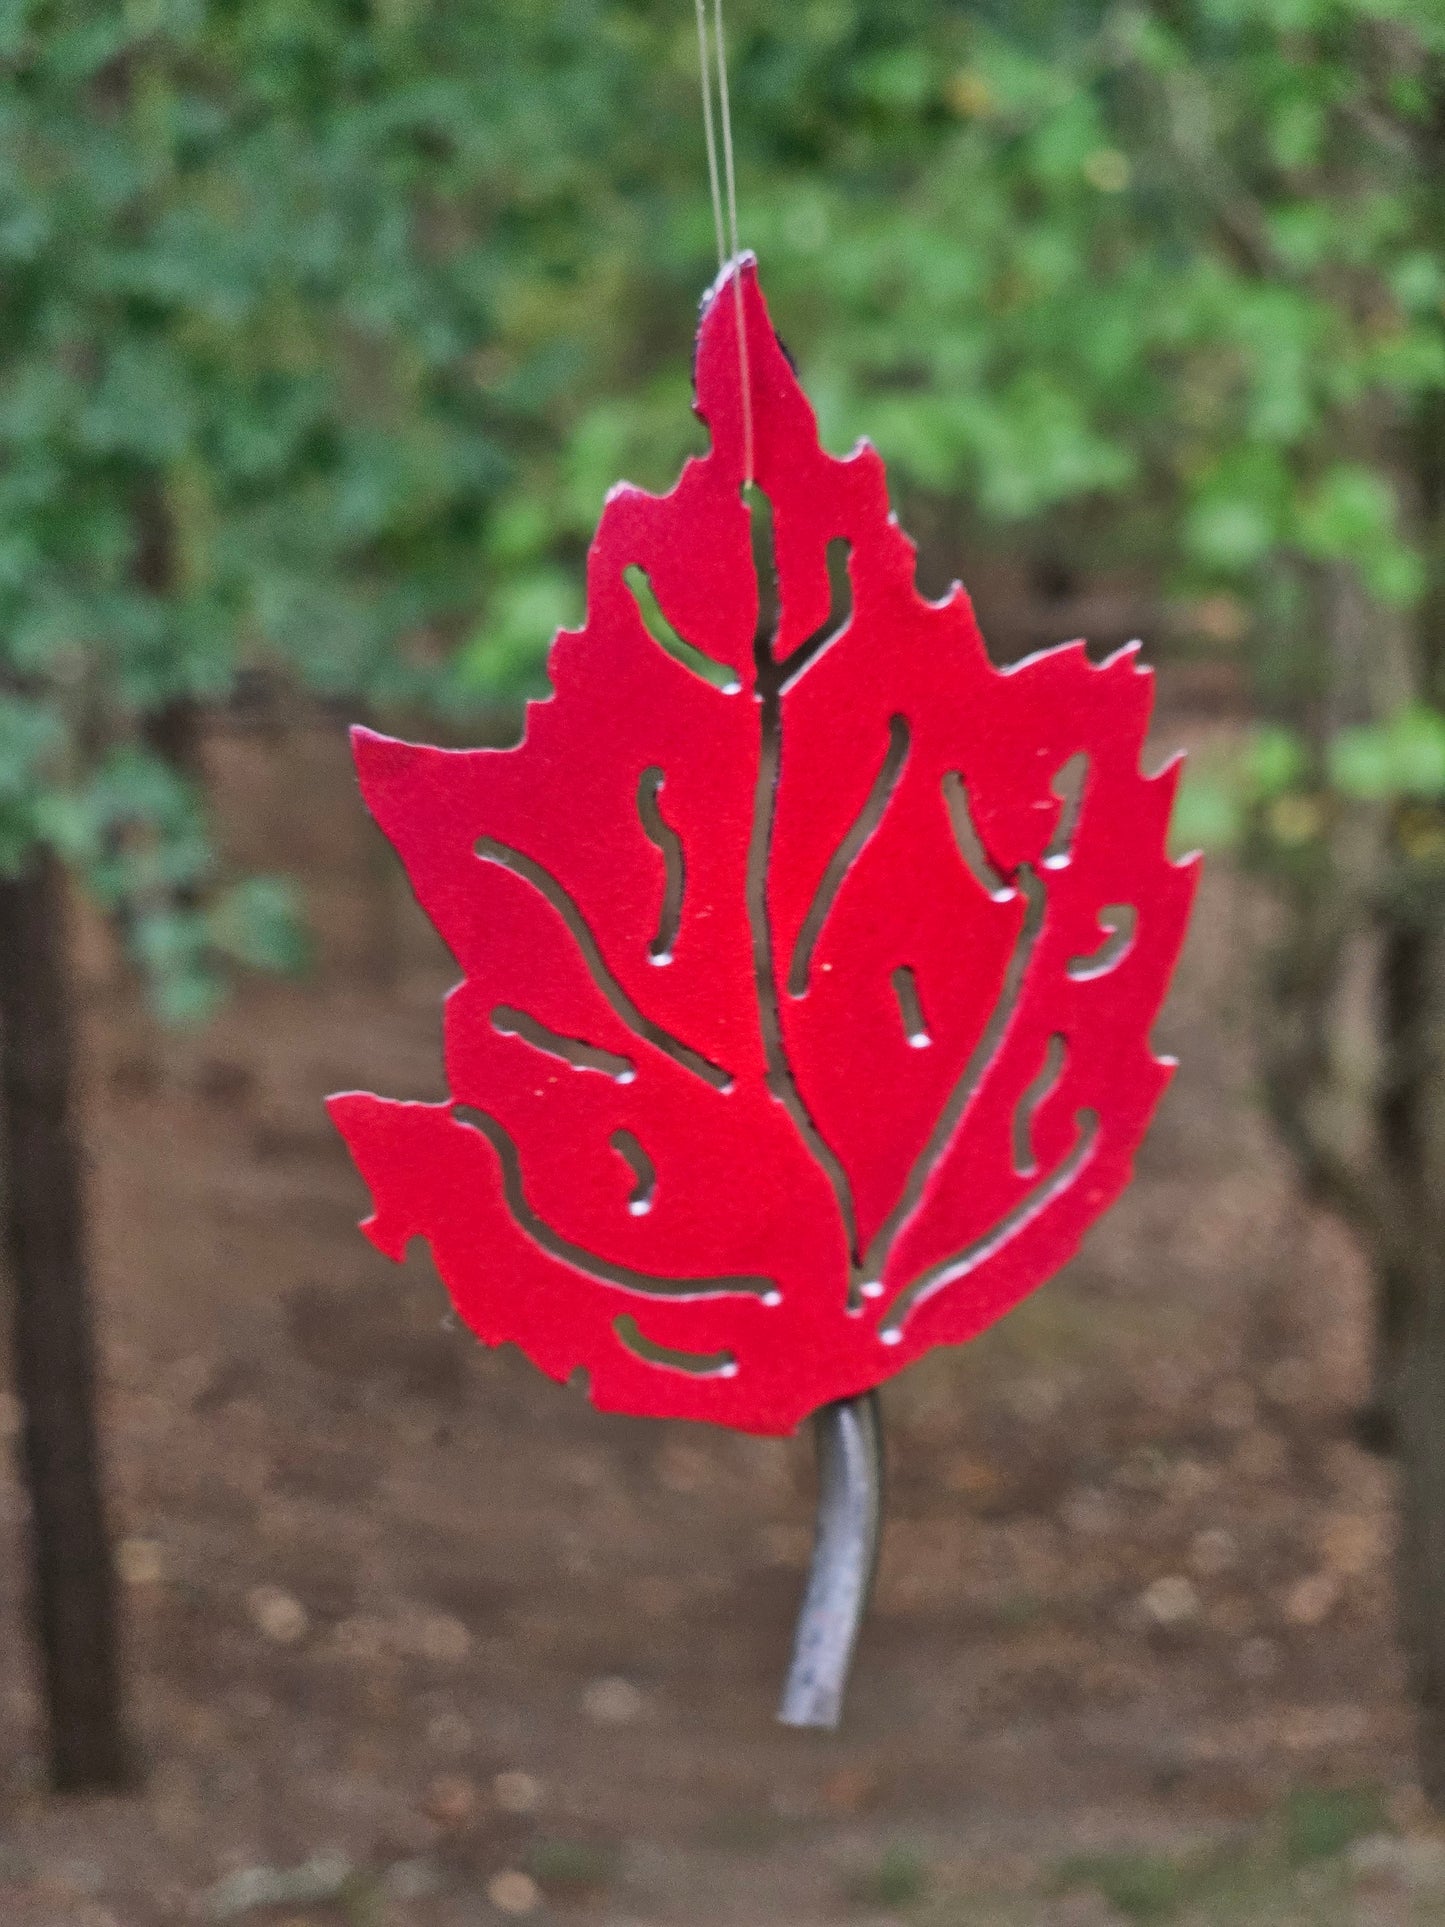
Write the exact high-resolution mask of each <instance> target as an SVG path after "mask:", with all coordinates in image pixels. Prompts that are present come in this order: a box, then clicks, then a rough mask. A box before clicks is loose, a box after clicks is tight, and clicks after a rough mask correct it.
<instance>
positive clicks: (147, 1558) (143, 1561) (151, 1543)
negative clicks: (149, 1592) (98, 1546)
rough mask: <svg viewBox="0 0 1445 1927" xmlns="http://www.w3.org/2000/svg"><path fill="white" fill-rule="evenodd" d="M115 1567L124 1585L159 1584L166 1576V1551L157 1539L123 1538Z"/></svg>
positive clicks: (116, 1551)
mask: <svg viewBox="0 0 1445 1927" xmlns="http://www.w3.org/2000/svg"><path fill="white" fill-rule="evenodd" d="M115 1569H116V1571H117V1572H118V1573H119V1574H120V1580H121V1584H122V1585H123V1586H158V1585H159V1584H160V1582H161V1580H162V1579H163V1578H164V1577H165V1570H166V1559H165V1553H164V1552H163V1551H162V1550H161V1547H160V1544H159V1542H158V1541H156V1540H155V1539H122V1540H121V1542H120V1544H119V1545H118V1546H117V1547H116V1549H115Z"/></svg>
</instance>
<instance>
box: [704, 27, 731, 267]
mask: <svg viewBox="0 0 1445 1927" xmlns="http://www.w3.org/2000/svg"><path fill="white" fill-rule="evenodd" d="M704 4H705V0H696V5H697V62H698V71H699V74H700V77H701V80H702V125H703V133H704V135H705V136H706V139H707V178H708V182H709V185H710V186H711V188H712V224H713V228H714V230H715V232H716V234H717V266H718V273H719V274H721V273H722V271H723V269H724V268H725V267H726V266H727V243H726V242H725V241H724V240H723V212H722V194H721V192H720V191H719V188H718V172H717V133H716V131H715V129H714V127H713V122H712V73H711V71H710V69H711V62H710V60H709V58H708V48H707V15H706V13H705V12H704V11H703V8H704ZM734 227H736V220H734Z"/></svg>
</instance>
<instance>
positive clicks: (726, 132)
mask: <svg viewBox="0 0 1445 1927" xmlns="http://www.w3.org/2000/svg"><path fill="white" fill-rule="evenodd" d="M713 35H714V38H715V39H716V41H717V86H718V103H719V105H720V107H721V109H722V136H723V163H724V168H725V171H726V176H727V188H728V238H729V239H730V240H731V242H732V250H733V302H734V307H735V311H736V315H737V331H738V379H739V381H740V382H741V384H742V401H743V482H744V484H745V485H746V486H748V487H751V486H752V480H753V386H752V378H751V375H750V373H749V370H748V337H747V329H746V326H745V322H744V316H743V277H742V268H741V266H740V264H739V263H738V256H739V254H740V253H741V251H742V250H741V248H740V246H739V243H738V186H737V179H736V176H735V174H734V172H733V117H732V108H731V106H730V104H729V101H728V62H727V50H726V48H725V46H724V44H723V11H722V0H713Z"/></svg>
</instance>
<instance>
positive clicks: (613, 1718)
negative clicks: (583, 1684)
mask: <svg viewBox="0 0 1445 1927" xmlns="http://www.w3.org/2000/svg"><path fill="white" fill-rule="evenodd" d="M645 1704H646V1701H645V1700H644V1699H643V1696H642V1694H641V1693H640V1692H639V1690H638V1689H637V1687H635V1686H634V1685H633V1684H632V1681H631V1680H630V1679H618V1678H616V1677H615V1676H614V1677H609V1678H606V1679H594V1680H593V1681H592V1683H591V1685H590V1686H588V1687H587V1688H586V1689H585V1690H584V1692H583V1694H582V1711H583V1712H584V1713H585V1714H586V1715H587V1717H588V1719H589V1720H595V1721H596V1722H597V1724H598V1725H599V1726H630V1725H631V1724H632V1722H633V1721H634V1720H636V1719H638V1718H639V1717H640V1716H641V1713H642V1710H643V1707H644V1706H645Z"/></svg>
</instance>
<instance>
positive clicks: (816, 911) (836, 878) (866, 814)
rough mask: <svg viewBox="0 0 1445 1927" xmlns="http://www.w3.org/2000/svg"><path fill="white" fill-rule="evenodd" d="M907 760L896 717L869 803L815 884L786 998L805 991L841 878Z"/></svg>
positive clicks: (904, 734)
mask: <svg viewBox="0 0 1445 1927" xmlns="http://www.w3.org/2000/svg"><path fill="white" fill-rule="evenodd" d="M907 761H908V724H907V723H906V722H905V721H904V719H903V717H901V716H895V717H893V718H892V720H891V721H890V723H889V725H888V749H887V753H886V754H885V756H884V758H883V766H882V768H881V769H880V770H879V772H878V775H877V777H876V778H875V780H874V783H873V787H872V789H871V790H869V792H868V800H867V801H866V802H865V803H864V805H863V807H862V809H861V810H860V811H859V812H858V816H857V819H856V821H855V822H854V824H853V827H852V828H851V829H850V830H849V832H848V834H847V835H846V836H845V837H844V838H843V841H842V842H841V843H840V844H839V845H838V847H837V849H836V850H835V851H834V852H833V856H832V859H831V861H830V862H829V864H828V867H827V869H826V870H825V871H824V872H823V880H822V882H821V883H820V884H819V885H818V894H817V895H816V896H815V897H814V899H813V902H812V906H811V908H810V909H809V911H808V914H807V916H806V917H805V918H804V919H803V928H802V931H801V933H800V934H799V937H798V942H797V945H796V947H795V949H794V951H793V963H792V968H791V969H790V970H789V972H788V995H789V996H790V997H802V996H804V995H806V993H807V989H808V973H809V970H810V969H811V967H812V962H813V946H814V945H815V944H816V943H817V941H818V933H819V932H820V931H821V930H822V928H823V925H824V923H825V922H826V921H827V917H828V912H829V911H830V910H831V909H832V907H833V899H834V898H835V897H836V896H837V894H838V890H839V887H840V886H841V884H842V882H843V879H844V877H845V876H846V875H847V874H848V872H849V871H850V870H851V869H852V867H853V865H854V864H855V863H856V862H857V860H858V855H859V852H860V851H861V850H862V848H863V845H864V844H865V843H866V842H867V841H868V839H869V837H870V836H872V834H873V832H874V831H875V830H876V829H877V828H878V825H879V824H880V823H881V822H882V820H883V812H884V811H885V810H886V809H887V808H888V804H889V802H890V800H891V798H892V796H893V792H894V790H896V789H897V787H898V781H899V778H900V777H901V776H902V774H903V765H904V764H905V763H906V762H907Z"/></svg>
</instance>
